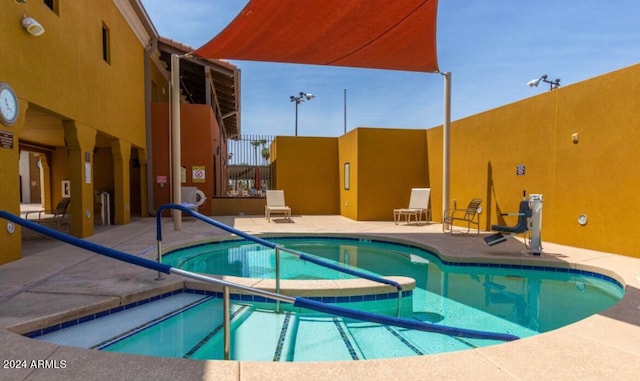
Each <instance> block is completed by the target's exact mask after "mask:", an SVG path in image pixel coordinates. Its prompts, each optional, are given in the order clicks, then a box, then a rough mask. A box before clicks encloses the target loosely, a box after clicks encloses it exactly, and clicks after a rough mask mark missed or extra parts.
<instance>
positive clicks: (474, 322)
mask: <svg viewBox="0 0 640 381" xmlns="http://www.w3.org/2000/svg"><path fill="white" fill-rule="evenodd" d="M269 240H271V241H273V242H277V243H280V244H283V245H285V246H286V247H287V248H294V249H296V250H300V251H305V252H308V253H312V254H315V255H319V256H323V257H325V258H327V259H329V260H331V261H334V262H335V263H342V264H347V265H351V266H357V267H359V268H361V269H365V271H368V272H370V273H373V274H379V275H385V276H387V275H403V276H408V277H411V278H413V279H415V282H416V288H415V289H414V290H413V291H412V292H411V293H410V294H409V295H410V296H409V297H406V298H403V305H402V307H403V308H402V316H403V317H405V318H409V319H415V320H419V321H426V322H431V323H437V324H441V325H447V326H455V327H465V328H469V329H476V330H483V331H491V332H505V333H511V334H515V335H517V336H519V337H527V336H531V335H535V334H537V333H539V332H546V331H549V330H552V329H556V328H558V327H561V326H563V325H566V324H569V323H572V322H575V321H577V320H580V319H582V318H584V317H587V316H589V315H591V314H594V313H597V312H599V311H602V310H604V309H606V308H608V307H610V306H612V305H613V304H615V303H616V302H617V301H618V300H619V299H620V298H621V297H622V294H623V291H622V287H621V286H620V285H619V284H618V283H617V282H616V281H615V280H614V279H611V278H609V277H606V276H602V275H600V274H597V273H592V272H585V271H579V270H575V269H550V268H543V267H534V266H523V265H497V264H486V265H485V264H473V263H454V262H446V261H442V260H440V258H438V257H437V256H436V255H434V254H433V253H430V252H428V251H426V250H424V249H422V248H419V247H415V246H410V245H404V244H396V243H391V242H382V241H377V240H370V239H350V238H335V237H325V238H318V237H296V238H291V237H283V238H269ZM210 249H213V250H210ZM270 258H273V255H272V254H270V253H268V252H265V251H264V250H263V249H261V248H258V247H257V246H252V245H247V243H246V242H238V241H235V242H223V243H214V244H210V245H204V246H198V247H195V248H190V249H188V250H180V251H176V252H173V253H171V254H169V255H167V256H166V257H165V260H166V261H167V262H169V263H171V264H172V265H174V266H176V267H182V268H184V269H189V270H194V271H198V272H211V273H213V274H225V275H226V273H224V271H233V273H232V275H234V276H250V277H255V276H256V275H255V274H260V276H259V277H264V278H269V277H270V275H269V274H270V272H271V271H272V270H271V269H270V266H272V265H273V264H272V259H270ZM296 262H299V263H297V264H296ZM190 266H191V267H190ZM288 266H290V267H291V269H293V270H291V269H289V270H287V268H288ZM317 268H318V266H316V265H313V264H311V263H304V262H302V261H300V260H299V259H297V258H289V259H286V260H285V258H283V264H282V270H283V277H288V279H294V280H295V279H305V277H308V278H306V279H326V278H325V277H329V278H331V277H333V276H334V275H332V274H330V273H327V272H326V270H321V272H320V273H318V272H316V269H317ZM245 274H247V275H245ZM348 278H351V276H346V275H342V274H340V275H335V278H334V279H338V281H340V279H348ZM232 297H233V295H232ZM245 297H246V295H245V296H241V295H236V297H235V298H233V299H234V300H233V302H232V335H233V337H232V344H233V345H232V348H233V351H232V359H236V360H257V361H333V360H356V359H371V358H383V357H384V358H388V357H405V356H415V355H422V354H432V353H441V352H448V351H456V350H463V349H469V348H475V347H481V346H487V345H493V344H497V343H499V342H497V341H492V340H481V339H462V338H459V337H452V336H447V335H441V334H434V333H426V332H417V331H411V330H407V329H400V328H394V327H388V326H385V325H380V324H373V323H363V322H360V321H355V320H351V319H345V318H336V317H333V316H328V315H325V314H321V313H315V312H309V311H305V310H301V309H296V308H292V307H288V308H284V309H283V311H282V312H281V313H274V312H273V309H274V308H273V306H274V304H273V303H268V302H265V301H264V300H259V299H257V298H256V299H251V298H245ZM176 298H178V299H180V301H177V299H176ZM322 301H325V302H334V303H335V302H340V304H342V305H345V306H348V307H349V308H355V309H360V310H368V311H372V310H374V311H376V312H379V313H384V314H392V313H393V312H392V311H393V306H394V305H395V304H394V303H393V302H392V301H391V302H390V300H389V299H386V298H385V299H383V298H374V299H370V298H368V299H367V298H365V297H363V296H360V297H358V295H355V296H353V297H350V298H347V299H345V298H339V297H330V296H329V297H326V298H324V299H323V300H322ZM166 303H169V305H168V306H165V304H166ZM138 308H146V309H147V310H149V311H155V310H156V309H159V311H160V312H149V311H147V312H144V313H140V312H138ZM220 311H221V300H220V295H218V294H216V293H208V292H206V291H192V290H186V291H181V292H180V293H178V295H173V294H172V295H169V296H167V297H163V298H161V299H160V300H154V301H153V302H151V303H148V305H147V304H145V305H144V306H142V307H140V306H139V307H136V308H125V309H124V311H120V312H117V313H114V314H110V315H109V316H106V315H105V316H101V317H100V318H99V319H96V320H95V321H96V323H94V324H97V326H96V327H100V329H98V331H100V332H102V333H104V334H105V335H106V337H101V338H99V339H98V340H93V341H92V343H91V344H90V345H89V346H86V347H89V348H97V349H102V350H105V351H119V352H125V353H138V354H152V355H158V356H171V357H185V358H195V359H205V358H213V359H219V358H222V355H221V353H222V344H221V340H222V339H221V325H220V322H221V321H222V315H221V313H220ZM136 312H138V315H136V316H144V318H133V317H131V316H123V315H120V314H135V313H136ZM151 317H152V318H151ZM104 319H114V320H112V322H106V320H104ZM136 319H141V320H136ZM203 321H205V322H206V324H202V322H203ZM124 322H127V323H128V324H133V323H135V324H133V325H132V326H126V327H123V323H124ZM85 324H86V323H82V324H78V325H77V327H70V328H65V329H64V330H60V331H61V332H62V331H65V330H67V329H74V328H75V329H84V330H85V332H92V331H93V329H92V328H91V327H87V326H85ZM111 325H113V326H114V327H119V329H120V330H122V332H118V333H107V331H108V330H107V329H105V328H104V327H107V326H111ZM43 333H44V332H43ZM257 333H258V334H257ZM60 335H61V333H57V332H56V331H55V330H52V331H51V332H46V333H45V334H34V335H32V336H38V338H39V339H41V340H44V341H48V340H52V342H57V341H55V340H57V339H56V338H55V336H60ZM86 335H88V333H85V334H80V335H79V336H81V337H82V336H86ZM71 336H73V335H71ZM58 343H61V342H58ZM69 345H73V344H69ZM85 345H86V344H85Z"/></svg>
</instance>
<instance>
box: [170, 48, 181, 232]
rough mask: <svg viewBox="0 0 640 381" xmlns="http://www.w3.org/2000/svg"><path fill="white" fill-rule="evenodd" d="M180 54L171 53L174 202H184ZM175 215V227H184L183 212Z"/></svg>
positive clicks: (178, 228) (176, 211)
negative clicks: (181, 158) (181, 157)
mask: <svg viewBox="0 0 640 381" xmlns="http://www.w3.org/2000/svg"><path fill="white" fill-rule="evenodd" d="M180 156H181V153H180V56H179V55H177V54H172V55H171V158H172V159H171V163H172V168H171V174H172V178H173V181H172V187H173V203H174V204H178V205H179V204H181V203H182V194H181V189H180V185H181V182H180V179H181V171H180V168H181V165H182V163H181V161H180ZM171 213H172V215H173V229H174V230H181V229H182V212H181V211H180V210H177V209H173V210H172V211H171Z"/></svg>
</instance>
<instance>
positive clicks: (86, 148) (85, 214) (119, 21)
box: [0, 0, 148, 263]
mask: <svg viewBox="0 0 640 381" xmlns="http://www.w3.org/2000/svg"><path fill="white" fill-rule="evenodd" d="M58 3H59V9H58V10H59V11H58V12H54V11H52V10H51V9H49V8H48V7H47V6H46V5H45V4H44V2H42V1H28V2H24V3H22V4H21V3H18V2H16V1H5V2H3V4H2V6H1V8H2V11H1V12H0V30H1V31H2V35H1V37H0V51H2V54H0V82H6V83H8V84H9V85H10V86H11V87H12V88H13V90H14V91H15V92H16V94H17V96H18V99H19V102H20V110H21V115H20V118H19V119H18V121H17V123H16V124H15V125H13V126H3V125H2V126H0V128H2V129H3V130H6V131H9V132H10V133H11V134H12V135H13V138H14V143H13V146H12V148H7V149H1V150H0V162H1V163H3V164H8V165H6V166H5V170H4V171H2V173H1V174H0V209H2V210H8V211H10V212H12V213H16V214H17V213H19V209H20V192H19V183H18V182H17V181H16V180H15V179H17V178H19V168H18V160H17V158H18V157H19V152H18V151H19V149H20V148H19V147H20V145H19V144H20V142H25V141H26V142H29V143H31V144H36V145H40V146H44V147H47V149H46V150H47V151H49V152H50V154H48V155H47V159H48V160H47V162H46V168H47V170H48V171H49V172H48V173H46V174H45V175H44V177H45V179H47V180H50V183H47V184H43V187H42V188H43V189H44V193H45V194H44V195H43V197H42V201H43V203H44V207H45V208H52V207H54V206H55V204H56V203H57V202H58V201H59V200H60V198H61V190H60V188H61V183H60V181H61V180H63V179H68V180H71V187H72V192H71V193H72V202H71V205H70V212H71V233H72V234H73V235H75V236H78V237H86V236H89V235H91V234H92V233H93V217H94V215H95V213H94V212H95V211H94V210H93V208H94V195H93V192H94V191H95V190H97V189H95V188H94V186H93V185H94V182H93V181H94V179H96V178H97V177H99V176H100V174H101V173H100V172H96V169H100V168H93V167H90V169H91V171H90V173H89V172H88V171H87V169H86V167H85V161H86V158H88V162H89V163H90V164H93V163H95V157H93V153H94V148H95V146H96V145H97V144H96V136H98V137H99V139H100V141H101V142H102V143H105V142H106V144H105V145H106V146H108V143H109V142H111V141H118V142H117V144H119V145H121V146H122V147H135V148H136V149H143V150H144V149H145V148H146V144H147V142H146V128H145V122H146V118H145V75H144V73H145V61H144V57H145V48H146V47H147V46H146V45H147V44H148V41H141V40H140V39H139V37H138V35H136V32H135V31H134V30H133V29H132V26H131V24H129V22H130V21H132V20H131V19H127V18H126V17H125V16H124V15H123V12H122V10H121V9H119V8H118V5H117V4H115V3H114V2H113V1H109V0H96V1H77V2H62V1H60V2H58ZM125 8H126V7H125ZM25 15H28V16H29V17H32V18H34V19H36V20H37V21H38V22H39V23H40V24H42V25H43V26H44V28H45V33H44V34H43V35H41V36H37V37H36V36H32V35H30V34H29V33H27V32H26V31H25V30H24V29H23V28H22V27H21V24H20V21H21V19H22V17H23V16H25ZM103 25H104V26H106V27H107V28H108V29H109V33H110V49H109V55H110V62H105V60H103V57H102V27H103ZM105 145H103V146H105ZM109 160H111V161H113V158H109ZM99 167H100V166H99ZM121 167H124V170H122V169H121V170H120V172H119V173H118V174H117V175H116V176H114V177H115V178H116V179H122V178H126V179H127V180H128V173H126V172H127V169H128V167H127V163H125V164H124V165H122V166H121ZM116 172H117V171H116ZM123 185H126V182H123ZM118 191H119V192H120V193H121V194H124V192H128V191H129V190H128V189H126V190H124V189H118ZM119 199H120V200H123V199H124V197H120V198H119ZM128 207H129V205H128V204H127V203H126V202H120V201H119V207H118V210H119V213H120V214H123V213H124V214H126V213H128ZM127 217H128V216H122V217H121V218H120V221H124V222H126V220H127ZM4 231H5V230H4V229H3V231H2V232H0V241H1V242H2V245H3V250H2V252H0V263H4V262H8V261H11V260H14V259H17V258H19V257H20V252H21V237H20V235H21V234H20V233H21V229H20V228H18V229H16V231H15V233H13V234H7V233H5V232H4Z"/></svg>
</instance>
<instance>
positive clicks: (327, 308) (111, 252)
mask: <svg viewBox="0 0 640 381" xmlns="http://www.w3.org/2000/svg"><path fill="white" fill-rule="evenodd" d="M0 218H4V219H6V220H8V221H10V222H12V223H16V224H18V225H21V226H23V227H26V228H28V229H31V230H34V231H36V232H38V233H40V234H44V235H46V236H49V237H52V238H55V239H57V240H59V241H62V242H65V243H68V244H70V245H73V246H76V247H79V248H82V249H85V250H89V251H92V252H94V253H97V254H101V255H104V256H107V257H110V258H113V259H116V260H119V261H123V262H127V263H130V264H133V265H136V266H140V267H144V268H147V269H150V270H156V271H158V272H161V273H165V274H175V275H180V276H183V277H186V278H190V279H194V280H199V281H202V282H206V283H211V284H215V285H219V286H222V289H223V313H224V314H225V316H224V358H225V360H228V359H229V353H230V340H231V332H230V323H229V288H233V289H236V290H241V291H245V292H248V293H250V294H255V295H260V296H264V297H265V298H269V299H272V300H275V301H280V302H286V303H292V304H293V306H294V307H300V308H307V309H310V310H314V311H318V312H324V313H328V314H332V315H336V316H342V317H347V318H352V319H358V320H363V321H368V322H372V323H378V324H385V325H391V326H396V327H402V328H408V329H415V330H419V331H425V332H433V333H440V334H444V335H449V336H457V337H466V338H475V339H486V340H498V341H514V340H518V339H519V338H518V337H517V336H515V335H510V334H506V333H495V332H484V331H477V330H472V329H466V328H456V327H448V326H443V325H438V324H432V323H425V322H421V321H415V320H408V319H402V318H394V317H390V316H384V315H378V314H372V313H368V312H362V311H358V310H353V309H350V308H345V307H339V306H332V305H328V304H325V303H320V302H316V301H314V300H310V299H307V298H303V297H291V296H286V295H281V294H278V293H273V292H270V291H265V290H260V289H256V288H252V287H248V286H243V285H241V284H237V283H232V282H227V281H225V280H222V279H216V278H212V277H209V276H206V275H202V274H196V273H192V272H190V271H185V270H181V269H177V268H175V267H172V266H169V265H165V264H163V263H159V262H156V261H152V260H149V259H146V258H140V257H136V256H135V255H131V254H127V253H124V252H121V251H118V250H115V249H111V248H108V247H105V246H100V245H98V244H95V243H93V242H89V241H85V240H82V239H79V238H76V237H73V236H71V235H68V234H64V233H61V232H59V231H57V230H54V229H51V228H48V227H46V226H42V225H39V224H37V223H34V222H31V221H29V220H25V219H23V218H20V217H18V216H16V215H13V214H11V213H9V212H6V211H4V210H0ZM256 238H257V237H256Z"/></svg>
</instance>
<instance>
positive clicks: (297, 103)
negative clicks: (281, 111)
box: [296, 100, 300, 136]
mask: <svg viewBox="0 0 640 381" xmlns="http://www.w3.org/2000/svg"><path fill="white" fill-rule="evenodd" d="M299 104H300V102H299V101H297V100H296V136H298V105H299Z"/></svg>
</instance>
